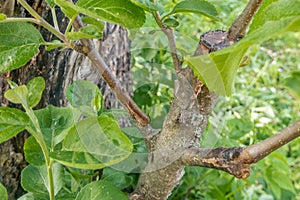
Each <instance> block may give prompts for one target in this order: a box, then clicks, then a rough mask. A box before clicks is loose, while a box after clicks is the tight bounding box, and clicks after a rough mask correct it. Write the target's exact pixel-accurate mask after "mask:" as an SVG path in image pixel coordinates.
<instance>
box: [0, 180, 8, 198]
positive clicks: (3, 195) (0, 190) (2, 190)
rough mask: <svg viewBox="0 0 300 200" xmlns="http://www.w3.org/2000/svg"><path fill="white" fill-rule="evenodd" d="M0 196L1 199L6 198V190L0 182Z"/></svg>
mask: <svg viewBox="0 0 300 200" xmlns="http://www.w3.org/2000/svg"><path fill="white" fill-rule="evenodd" d="M0 197H1V198H2V199H3V200H8V195H7V190H6V188H5V187H4V186H3V185H2V184H1V183H0Z"/></svg>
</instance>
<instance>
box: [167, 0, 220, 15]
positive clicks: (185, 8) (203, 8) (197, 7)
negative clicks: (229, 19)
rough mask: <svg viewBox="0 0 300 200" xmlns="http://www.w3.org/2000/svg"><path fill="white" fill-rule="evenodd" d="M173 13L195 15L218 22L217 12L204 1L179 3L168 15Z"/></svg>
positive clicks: (186, 0) (187, 0) (195, 0)
mask: <svg viewBox="0 0 300 200" xmlns="http://www.w3.org/2000/svg"><path fill="white" fill-rule="evenodd" d="M175 13H197V14H201V15H204V16H207V17H209V18H212V19H214V20H218V19H217V16H218V12H217V10H216V8H215V6H214V5H213V4H211V3H209V2H207V1H205V0H185V1H182V2H179V3H178V4H176V5H175V7H174V8H173V10H172V12H171V13H169V14H168V15H171V14H175Z"/></svg>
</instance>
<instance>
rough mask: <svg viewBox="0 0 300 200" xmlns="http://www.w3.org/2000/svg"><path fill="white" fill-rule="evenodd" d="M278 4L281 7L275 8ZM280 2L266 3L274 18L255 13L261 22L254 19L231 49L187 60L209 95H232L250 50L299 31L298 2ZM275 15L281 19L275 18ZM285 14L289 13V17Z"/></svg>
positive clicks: (299, 13)
mask: <svg viewBox="0 0 300 200" xmlns="http://www.w3.org/2000/svg"><path fill="white" fill-rule="evenodd" d="M266 2H267V1H266ZM280 2H281V4H282V6H281V7H278V5H279V3H280ZM284 2H286V1H284V0H279V1H277V3H276V4H275V3H272V2H269V6H266V7H268V9H276V16H275V14H271V13H269V14H266V13H264V10H259V11H258V13H257V15H258V16H260V15H264V19H265V21H263V22H262V21H260V20H258V21H257V22H256V21H255V20H256V17H255V19H254V22H253V23H254V25H253V26H252V29H251V30H250V32H249V34H247V35H246V36H245V37H244V38H243V39H242V40H241V41H239V42H238V43H236V44H235V45H233V46H231V47H229V48H226V49H223V50H221V51H217V52H213V53H211V54H209V55H204V56H196V57H188V58H187V59H186V61H187V62H188V63H189V64H190V66H191V68H192V69H193V70H194V72H195V74H196V75H197V76H198V77H199V78H200V79H201V80H203V81H204V82H205V83H206V84H207V86H208V88H209V89H210V90H211V91H214V92H216V93H217V94H218V95H230V94H231V93H232V89H233V82H234V78H235V75H236V71H237V69H238V67H239V65H240V62H241V60H242V57H243V55H244V54H245V52H246V51H247V49H248V48H249V47H250V46H252V45H257V44H260V43H261V42H263V41H265V40H268V39H270V38H272V37H276V36H278V35H279V34H282V33H285V32H288V31H299V30H300V9H299V1H296V0H292V1H289V3H287V5H286V6H284V5H283V4H285V3H284ZM281 4H280V5H281ZM293 5H294V7H293ZM290 7H293V8H292V11H291V12H286V9H287V8H290ZM261 12H263V13H261ZM278 13H279V14H281V15H278ZM286 13H291V15H289V14H286ZM277 15H278V16H277ZM255 24H256V25H255Z"/></svg>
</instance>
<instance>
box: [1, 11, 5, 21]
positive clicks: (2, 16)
mask: <svg viewBox="0 0 300 200" xmlns="http://www.w3.org/2000/svg"><path fill="white" fill-rule="evenodd" d="M5 19H6V15H5V14H3V13H0V21H3V20H5Z"/></svg>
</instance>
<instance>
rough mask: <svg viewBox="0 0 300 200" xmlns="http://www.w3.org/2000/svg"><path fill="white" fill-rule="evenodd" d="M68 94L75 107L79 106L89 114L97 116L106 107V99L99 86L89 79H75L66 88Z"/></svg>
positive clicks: (84, 112)
mask: <svg viewBox="0 0 300 200" xmlns="http://www.w3.org/2000/svg"><path fill="white" fill-rule="evenodd" d="M66 96H67V99H68V101H69V102H70V104H71V105H72V106H73V107H74V108H79V109H80V110H81V111H82V113H83V114H85V115H87V116H97V115H98V114H100V113H101V112H102V110H103V108H104V100H103V97H102V94H101V92H100V90H99V88H98V87H97V86H96V85H95V84H93V83H91V82H89V81H83V80H79V81H75V82H73V84H72V85H70V86H69V87H68V88H67V90H66Z"/></svg>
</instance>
